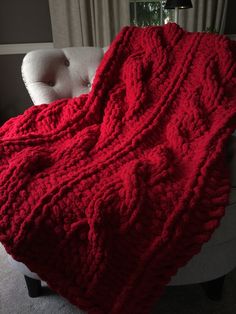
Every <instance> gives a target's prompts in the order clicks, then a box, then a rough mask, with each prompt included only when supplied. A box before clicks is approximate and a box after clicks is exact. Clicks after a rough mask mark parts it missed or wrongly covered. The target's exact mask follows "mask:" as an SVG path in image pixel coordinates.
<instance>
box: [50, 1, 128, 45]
mask: <svg viewBox="0 0 236 314" xmlns="http://www.w3.org/2000/svg"><path fill="white" fill-rule="evenodd" d="M49 8H50V15H51V22H52V33H53V42H54V46H55V47H57V48H61V47H70V46H101V47H103V46H107V45H109V44H110V42H111V41H112V40H113V38H114V37H115V35H116V34H117V33H118V32H119V30H120V29H121V28H122V27H123V26H125V25H129V23H130V19H129V0H49Z"/></svg>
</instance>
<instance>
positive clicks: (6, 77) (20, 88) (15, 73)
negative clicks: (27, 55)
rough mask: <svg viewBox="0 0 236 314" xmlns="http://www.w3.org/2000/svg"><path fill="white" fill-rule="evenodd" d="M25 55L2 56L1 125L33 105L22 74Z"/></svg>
mask: <svg viewBox="0 0 236 314" xmlns="http://www.w3.org/2000/svg"><path fill="white" fill-rule="evenodd" d="M23 58H24V55H3V56H1V58H0V68H1V76H0V86H1V91H0V125H2V124H3V123H4V122H5V121H7V120H8V119H9V118H11V117H13V116H17V115H19V114H21V113H23V112H24V110H25V109H27V108H28V107H30V106H31V105H32V101H31V99H30V96H29V94H28V92H27V90H26V88H25V85H24V82H23V80H22V76H21V64H22V60H23Z"/></svg>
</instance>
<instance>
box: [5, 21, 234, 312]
mask: <svg viewBox="0 0 236 314" xmlns="http://www.w3.org/2000/svg"><path fill="white" fill-rule="evenodd" d="M235 54H236V47H235V45H234V44H233V42H232V41H230V40H229V39H227V38H226V37H224V36H219V35H215V34H207V33H189V32H186V31H184V30H183V29H181V28H180V27H179V26H178V25H176V24H173V23H170V24H167V25H164V26H158V27H147V28H138V27H125V28H123V29H122V31H121V32H120V33H119V34H118V35H117V37H116V39H115V40H114V41H113V43H112V44H111V46H110V48H109V49H108V51H107V52H106V54H105V56H104V58H103V60H102V62H101V64H100V66H99V68H98V70H97V73H96V76H95V79H94V83H93V86H92V90H91V92H90V93H89V94H84V95H81V96H80V97H75V98H70V99H60V100H57V101H55V102H53V103H51V104H49V105H45V104H43V105H41V106H37V107H31V108H29V109H28V110H26V111H25V112H24V114H22V115H20V116H18V117H16V118H12V119H10V120H8V121H7V122H6V123H5V124H4V125H3V126H2V127H1V128H0V241H1V242H2V243H3V245H4V246H5V248H6V250H7V252H8V253H9V254H11V255H12V256H13V257H14V258H15V259H16V260H18V261H21V262H23V263H25V264H26V265H27V266H28V267H29V268H30V270H31V271H33V272H36V273H37V274H38V275H39V276H40V277H41V278H42V280H45V281H46V282H47V283H48V284H49V286H50V287H51V288H52V289H54V290H55V291H56V292H58V293H59V294H61V295H62V296H64V297H65V298H67V299H68V300H69V301H70V302H71V303H73V304H75V305H77V306H78V307H80V308H81V309H84V310H85V311H87V312H88V313H89V314H121V313H122V314H144V313H149V312H150V309H151V307H152V305H153V303H154V301H156V300H157V299H158V298H159V297H160V296H161V294H162V293H163V291H164V287H165V285H166V284H167V283H168V282H169V281H170V279H171V277H172V276H173V275H174V274H176V272H177V270H178V268H179V267H181V266H184V265H185V264H186V263H187V262H188V261H189V260H190V259H191V257H192V256H193V255H195V254H197V253H198V252H199V251H200V250H201V247H202V245H203V243H204V242H206V241H208V240H209V239H210V237H211V235H212V233H213V231H214V230H215V228H217V227H218V226H219V223H220V220H221V218H222V217H223V215H224V211H225V207H226V206H227V204H228V199H229V190H230V182H229V169H228V165H227V159H226V154H225V146H226V144H227V141H228V139H229V137H230V135H231V134H232V133H233V131H234V130H235V129H236V65H235Z"/></svg>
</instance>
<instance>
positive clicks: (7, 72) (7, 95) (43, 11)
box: [0, 0, 52, 124]
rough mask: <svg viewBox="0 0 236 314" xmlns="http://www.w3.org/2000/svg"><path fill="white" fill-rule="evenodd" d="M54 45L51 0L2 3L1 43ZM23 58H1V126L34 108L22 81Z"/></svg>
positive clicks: (3, 1)
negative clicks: (49, 5)
mask: <svg viewBox="0 0 236 314" xmlns="http://www.w3.org/2000/svg"><path fill="white" fill-rule="evenodd" d="M39 42H52V31H51V21H50V14H49V7H48V0H17V1H16V0H1V10H0V44H17V43H39ZM23 57H24V55H0V69H1V76H0V124H2V123H3V122H4V121H6V120H7V119H8V118H10V117H12V116H16V115H18V114H20V113H22V112H23V111H24V110H25V109H26V108H28V107H29V106H30V105H32V102H31V99H30V97H29V95H28V93H27V91H26V89H25V87H24V84H23V81H22V78H21V72H20V69H21V63H22V59H23Z"/></svg>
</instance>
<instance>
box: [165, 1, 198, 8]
mask: <svg viewBox="0 0 236 314" xmlns="http://www.w3.org/2000/svg"><path fill="white" fill-rule="evenodd" d="M192 7H193V5H192V1H191V0H167V1H166V4H165V9H167V10H168V9H175V8H179V9H190V8H192Z"/></svg>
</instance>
